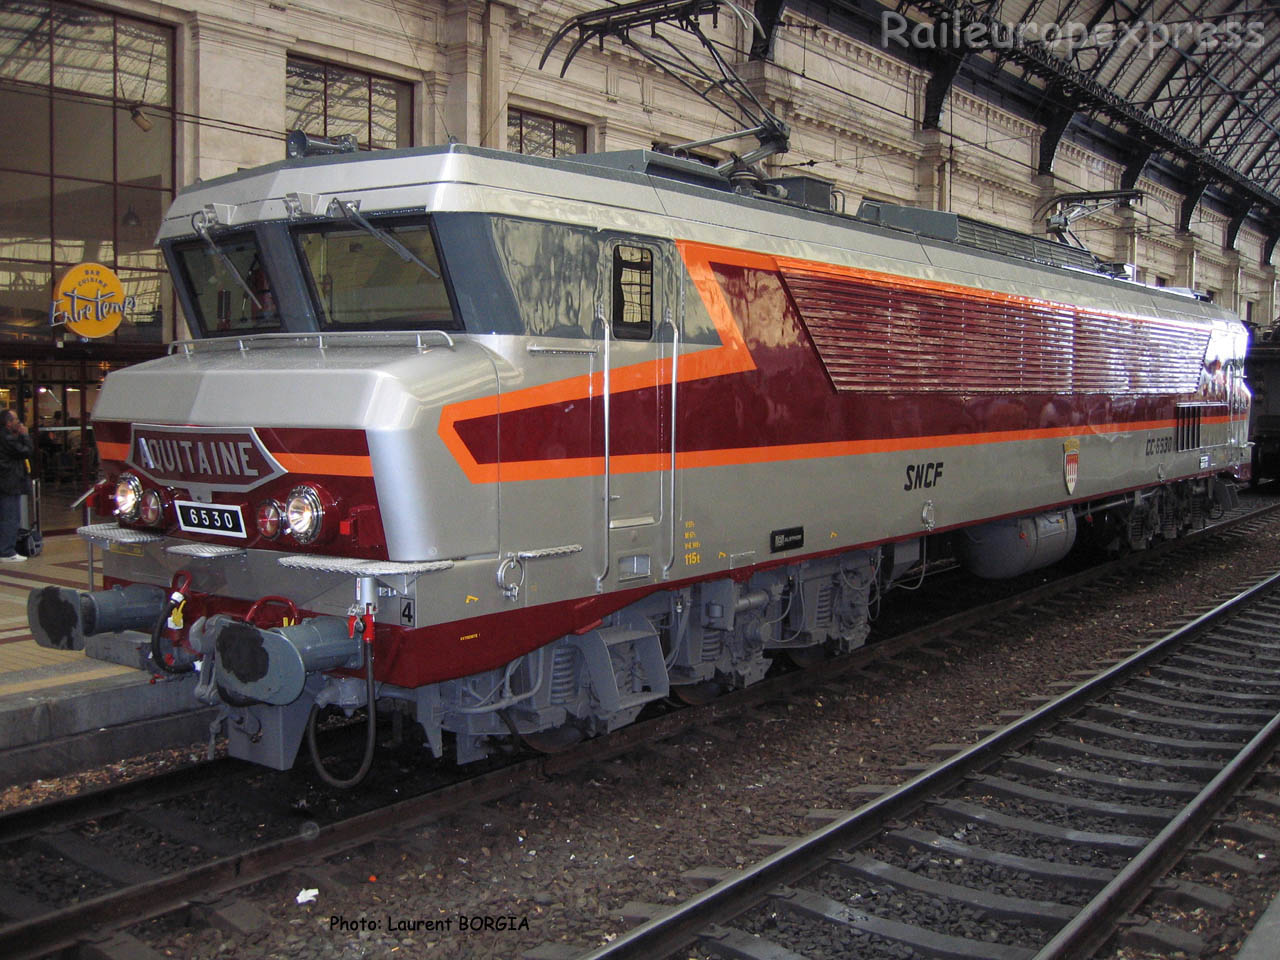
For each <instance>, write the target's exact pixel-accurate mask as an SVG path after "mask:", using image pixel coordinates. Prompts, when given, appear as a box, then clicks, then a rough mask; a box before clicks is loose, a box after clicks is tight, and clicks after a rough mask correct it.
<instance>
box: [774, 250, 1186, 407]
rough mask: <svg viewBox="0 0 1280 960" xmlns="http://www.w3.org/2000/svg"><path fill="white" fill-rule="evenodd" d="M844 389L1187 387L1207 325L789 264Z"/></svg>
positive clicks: (830, 368)
mask: <svg viewBox="0 0 1280 960" xmlns="http://www.w3.org/2000/svg"><path fill="white" fill-rule="evenodd" d="M783 276H784V278H785V280H786V283H787V287H788V288H789V289H790V291H791V295H792V297H793V298H794V299H795V302H796V306H797V307H798V309H799V311H800V315H801V317H802V318H803V320H804V324H805V327H806V328H807V329H808V331H809V335H810V337H811V338H812V339H813V342H814V345H815V346H816V347H817V349H818V354H819V356H820V357H821V358H822V362H823V364H824V365H825V366H826V369H827V374H828V375H829V376H830V377H831V382H832V383H833V384H834V385H835V387H836V389H837V390H856V391H862V392H880V393H889V392H894V393H918V392H932V393H1049V394H1084V393H1108V394H1121V395H1150V394H1163V393H1190V392H1193V391H1194V390H1196V389H1197V388H1198V386H1199V384H1200V372H1201V368H1202V365H1203V358H1204V355H1205V347H1206V346H1207V344H1208V339H1209V334H1208V331H1207V330H1202V329H1199V328H1196V327H1192V326H1189V325H1186V324H1181V323H1178V322H1176V321H1169V320H1161V319H1155V318H1152V319H1143V320H1135V319H1131V318H1128V317H1119V316H1114V315H1111V314H1104V313H1100V312H1096V311H1089V310H1085V309H1081V308H1076V307H1070V306H1066V305H1063V304H1051V303H1046V302H1033V301H1025V302H1022V301H1008V300H1005V299H1002V298H990V299H987V298H982V297H980V296H964V295H960V294H951V293H942V292H936V291H931V290H927V289H920V288H911V287H890V286H887V285H884V284H881V283H872V282H867V281H861V280H851V279H847V278H843V277H827V276H820V275H815V274H808V273H799V272H795V271H786V270H784V271H783Z"/></svg>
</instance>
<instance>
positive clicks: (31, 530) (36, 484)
mask: <svg viewBox="0 0 1280 960" xmlns="http://www.w3.org/2000/svg"><path fill="white" fill-rule="evenodd" d="M43 547H44V538H43V537H41V536H40V481H39V480H36V479H34V478H32V479H29V480H27V492H26V493H24V494H23V495H22V501H21V504H20V505H19V507H18V552H19V553H20V554H22V555H23V556H24V557H38V556H40V551H41V549H42V548H43Z"/></svg>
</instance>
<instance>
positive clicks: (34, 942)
mask: <svg viewBox="0 0 1280 960" xmlns="http://www.w3.org/2000/svg"><path fill="white" fill-rule="evenodd" d="M1277 511H1280V503H1278V504H1274V505H1271V506H1268V507H1265V508H1263V509H1261V510H1257V511H1253V512H1250V513H1247V514H1244V515H1242V516H1240V517H1237V518H1233V519H1231V520H1227V521H1223V522H1219V523H1216V524H1214V525H1213V526H1211V527H1206V528H1205V529H1203V530H1201V531H1197V532H1196V533H1194V534H1191V535H1188V536H1185V537H1181V538H1179V539H1178V540H1175V541H1169V542H1167V543H1164V544H1161V545H1159V546H1158V547H1157V548H1153V549H1151V550H1148V551H1145V552H1143V553H1141V554H1133V555H1129V556H1126V557H1123V558H1121V559H1120V560H1117V561H1112V562H1111V563H1107V564H1102V565H1100V566H1098V567H1095V568H1092V569H1089V570H1085V571H1082V572H1080V573H1077V574H1072V575H1070V576H1067V577H1062V578H1059V579H1057V580H1053V581H1050V582H1048V583H1044V584H1040V585H1039V586H1036V587H1033V588H1032V589H1030V590H1028V591H1023V592H1021V593H1019V594H1017V595H1015V596H1013V597H1006V598H1003V599H1000V600H997V601H994V602H992V603H989V604H984V605H983V606H982V607H980V608H978V609H975V610H967V611H963V612H960V613H957V614H954V615H952V616H950V617H947V618H944V619H942V620H940V621H935V622H934V623H931V624H928V625H927V626H924V627H920V628H916V629H913V630H908V631H905V632H903V633H900V634H897V635H894V636H892V637H887V638H885V639H884V640H881V641H879V642H877V643H875V644H872V645H868V646H866V647H862V648H860V649H858V650H855V651H852V652H851V653H849V654H846V655H844V656H842V657H839V658H836V659H833V660H829V661H826V662H824V663H823V664H821V666H820V667H819V668H817V670H818V671H819V672H815V671H814V670H807V671H798V672H796V673H793V674H787V675H784V676H781V677H775V678H771V679H768V680H765V681H763V682H761V683H758V684H754V685H752V686H750V687H747V688H746V689H743V690H740V691H736V692H734V693H731V694H727V695H725V696H723V697H720V698H719V699H717V700H715V701H713V702H712V703H709V704H705V705H703V706H698V707H690V708H686V709H681V710H677V711H675V712H673V713H670V714H668V715H666V716H662V717H657V718H654V719H651V720H648V721H644V722H642V723H638V724H635V725H633V726H631V727H629V728H625V729H623V730H620V731H616V732H614V733H613V734H610V735H609V736H607V737H600V738H597V739H594V740H590V741H586V742H584V743H582V744H580V745H578V746H577V747H576V748H575V749H574V750H573V751H572V752H571V753H567V754H561V755H551V756H544V757H536V758H532V759H528V760H524V761H521V762H518V763H516V764H513V765H512V766H510V767H504V768H502V769H500V770H495V771H491V772H489V773H486V774H482V775H480V776H478V777H473V778H471V779H468V780H465V781H462V782H459V783H455V784H451V785H449V786H447V787H444V788H441V789H438V790H434V791H432V792H430V793H427V794H423V795H421V796H418V797H414V798H409V799H407V800H403V801H400V802H399V803H396V804H394V805H393V806H390V807H384V808H382V809H380V810H375V811H370V812H367V813H365V814H361V815H359V816H357V817H355V818H352V819H350V820H346V821H341V822H338V823H334V824H330V825H327V826H325V827H321V828H320V830H319V832H318V833H315V834H312V835H309V836H303V835H300V836H298V837H293V838H288V839H284V840H276V841H273V842H270V843H267V844H264V845H262V846H260V847H257V848H251V849H247V850H245V851H242V852H240V853H237V854H234V855H232V856H227V857H222V858H220V859H218V860H214V861H210V862H209V863H206V864H202V865H201V866H198V867H195V868H192V869H190V870H187V871H183V872H180V873H176V874H170V875H166V876H164V877H161V878H157V879H156V880H154V881H149V882H148V883H146V884H143V885H141V886H133V887H128V888H124V889H121V890H117V891H111V892H108V893H105V894H102V895H101V896H98V897H95V898H93V899H91V900H87V901H84V902H83V903H79V904H75V905H73V906H70V907H66V908H63V909H60V910H55V911H51V912H48V913H42V914H39V915H37V916H34V917H31V918H28V919H26V920H23V921H19V922H17V923H12V924H7V925H0V957H4V958H6V960H32V958H36V957H41V956H44V955H46V954H48V953H51V952H54V951H57V950H61V949H65V948H69V947H72V946H74V945H75V944H77V943H79V942H82V941H83V939H84V934H85V931H87V930H90V929H93V928H95V927H113V926H119V925H120V924H121V923H122V922H124V920H125V919H126V918H127V920H128V922H131V923H132V922H136V921H139V920H144V919H148V918H151V917H155V916H159V915H162V914H164V913H167V912H170V911H172V910H174V909H178V908H180V907H182V906H184V905H185V904H187V903H189V902H191V901H192V900H193V899H196V898H207V897H208V896H210V895H211V894H222V893H226V892H228V891H230V890H234V889H236V888H238V887H241V886H244V885H246V884H248V883H252V882H256V881H258V880H262V879H266V878H267V877H270V876H273V875H275V874H278V873H280V872H282V871H283V870H284V869H286V868H288V867H289V866H291V865H293V864H295V863H297V862H299V861H301V860H309V859H314V858H316V857H324V856H330V855H333V854H335V853H338V852H340V851H342V850H344V849H349V848H350V847H353V846H357V845H359V844H361V843H364V842H367V841H368V840H370V839H372V838H374V837H376V836H377V835H379V834H380V833H385V832H387V831H389V830H392V829H395V828H397V827H403V826H404V825H405V824H406V823H409V822H412V821H414V820H420V819H425V818H427V817H431V816H439V815H441V814H443V813H447V812H450V811H452V810H455V809H457V808H458V807H460V806H461V805H463V804H468V803H478V802H485V801H488V800H492V799H497V798H499V797H501V796H504V795H507V794H509V793H510V792H511V791H512V790H514V789H516V788H517V787H518V786H520V785H522V784H525V783H527V782H529V781H530V780H532V779H534V778H537V777H543V776H548V775H555V774H560V773H564V772H567V771H569V770H571V769H574V768H576V767H579V766H582V765H584V764H587V763H594V762H601V761H603V760H607V759H610V758H612V757H615V756H618V755H620V754H623V753H626V752H627V751H629V750H633V749H635V748H637V747H639V746H642V745H644V744H646V743H650V742H654V741H659V740H663V739H667V738H669V737H672V736H675V735H677V734H679V733H681V732H683V731H685V730H689V729H692V728H696V727H698V726H702V725H706V724H707V723H709V722H715V721H717V720H719V719H722V718H726V717H732V716H734V715H736V714H738V713H740V712H741V711H743V710H744V709H748V708H750V707H752V706H756V705H758V704H761V703H765V702H768V701H770V700H777V699H780V698H783V697H786V696H788V695H791V694H793V693H794V692H795V691H796V690H797V689H801V688H803V687H804V686H805V685H808V684H811V683H812V682H813V681H814V680H815V679H818V680H819V681H820V682H829V681H830V680H832V679H833V678H835V677H838V676H842V675H844V674H847V673H850V672H853V671H856V670H859V669H862V668H864V667H866V666H868V665H869V664H871V663H874V662H876V661H879V660H884V659H887V658H890V657H893V656H896V655H898V654H900V653H902V652H905V651H908V650H910V649H912V648H914V647H916V646H919V645H920V644H922V643H925V642H927V641H930V640H938V639H940V638H941V637H943V636H946V635H947V634H948V633H954V632H957V631H960V630H963V629H965V628H966V627H970V626H974V625H977V624H980V623H984V622H987V621H989V620H990V619H991V618H992V617H993V616H997V615H999V614H1001V613H1005V612H1008V611H1010V610H1013V609H1017V608H1019V607H1023V606H1026V605H1028V604H1029V603H1034V602H1036V601H1038V600H1042V599H1045V598H1047V597H1050V596H1054V595H1057V594H1060V593H1063V592H1066V591H1069V590H1071V589H1073V588H1076V587H1079V586H1082V585H1084V584H1087V583H1089V582H1092V581H1096V580H1098V579H1100V578H1102V577H1104V576H1106V575H1108V574H1110V573H1113V572H1115V571H1116V570H1117V569H1127V568H1128V567H1131V566H1135V565H1141V564H1142V563H1143V562H1146V561H1148V560H1149V559H1151V558H1155V557H1158V556H1160V555H1161V553H1163V552H1164V551H1166V550H1168V549H1177V548H1178V547H1179V546H1181V545H1184V544H1186V543H1188V542H1189V541H1193V540H1195V539H1198V538H1200V537H1203V536H1207V535H1209V534H1212V533H1220V532H1223V531H1225V530H1227V529H1230V528H1231V527H1233V526H1236V525H1238V524H1241V523H1245V522H1248V521H1250V520H1255V519H1259V518H1260V517H1264V516H1267V515H1268V514H1271V513H1275V512H1277ZM1276 579H1277V578H1274V577H1273V578H1272V579H1271V580H1268V581H1266V583H1264V584H1260V585H1258V586H1256V587H1254V588H1251V590H1250V591H1246V594H1252V593H1254V592H1255V591H1258V590H1261V589H1262V588H1263V587H1265V586H1266V585H1267V584H1270V583H1272V582H1273V581H1275V580H1276ZM1246 594H1241V595H1240V596H1245V595H1246ZM1236 600H1239V597H1237V598H1235V599H1233V600H1232V601H1229V603H1233V602H1236ZM1223 606H1225V605H1223ZM1221 609H1223V607H1219V608H1217V610H1215V611H1211V612H1210V613H1208V614H1205V615H1203V616H1201V617H1199V618H1197V619H1196V620H1195V621H1194V622H1193V623H1191V624H1188V625H1187V626H1186V627H1184V628H1182V630H1180V631H1178V632H1177V633H1175V634H1171V635H1170V637H1174V636H1178V635H1181V634H1183V632H1184V631H1189V630H1191V629H1193V628H1195V627H1197V626H1202V625H1204V624H1205V623H1206V622H1208V621H1210V620H1211V619H1212V618H1213V616H1214V614H1215V613H1217V611H1218V610H1221ZM1169 639H1170V638H1165V640H1163V641H1160V643H1161V644H1164V643H1165V642H1167V641H1169ZM1147 652H1148V651H1143V652H1142V653H1140V654H1136V655H1135V656H1134V657H1131V658H1129V660H1126V661H1124V662H1123V663H1122V664H1119V665H1117V666H1116V667H1115V668H1113V671H1112V672H1114V671H1116V670H1119V669H1121V668H1122V667H1124V666H1125V665H1126V664H1130V663H1134V662H1135V661H1139V658H1140V657H1143V656H1145V655H1146V654H1147ZM1140 666H1141V663H1140V662H1138V663H1137V664H1136V665H1134V666H1132V667H1131V668H1130V669H1131V670H1136V669H1138V668H1139V667H1140ZM1080 689H1081V688H1077V690H1073V691H1070V692H1069V693H1068V694H1067V695H1065V697H1063V698H1059V700H1057V701H1053V702H1052V703H1050V704H1047V705H1045V706H1044V707H1042V708H1041V709H1040V710H1038V711H1036V713H1035V714H1033V715H1032V716H1045V715H1047V712H1048V711H1049V710H1050V709H1051V708H1054V707H1055V706H1056V705H1058V704H1061V703H1062V702H1063V701H1064V700H1065V699H1066V698H1067V697H1075V696H1077V694H1078V691H1079V690H1080ZM1062 709H1067V708H1066V707H1063V708H1062ZM1016 726H1017V725H1016V724H1015V725H1013V726H1011V727H1009V728H1006V729H1005V730H1002V731H1000V732H999V733H998V734H996V735H993V737H1009V736H1011V733H1010V731H1011V730H1013V728H1014V727H1016ZM1028 736H1029V735H1028ZM993 737H989V738H987V740H984V741H982V742H980V743H978V744H975V745H974V747H972V748H970V749H969V750H967V751H965V752H964V753H963V754H960V755H958V756H957V757H954V758H952V760H951V761H948V763H947V764H944V765H943V767H945V768H947V769H954V768H955V765H956V764H958V763H959V762H960V761H961V760H962V759H963V758H966V757H971V756H976V755H978V751H979V750H980V749H981V750H983V752H984V754H985V752H987V751H990V750H994V749H996V748H994V747H992V746H991V743H992V740H993ZM1005 749H1008V747H1007V746H1006V747H1005ZM225 762H229V761H225ZM222 763H224V762H219V764H218V765H219V766H221V765H222ZM201 769H204V768H201ZM938 769H942V768H938ZM192 774H193V771H191V770H189V769H188V770H181V771H170V772H167V773H165V774H161V775H159V776H158V777H154V778H147V779H144V780H138V781H131V782H129V783H126V784H121V785H119V786H117V787H112V788H105V789H103V790H98V791H94V792H93V793H92V794H91V795H89V796H84V797H71V798H66V799H62V800H56V801H52V802H50V803H48V804H41V805H39V806H35V807H27V808H21V809H19V810H15V811H13V812H11V813H9V814H4V815H0V837H3V836H4V831H5V828H6V827H12V828H14V830H13V833H15V834H22V833H24V832H29V831H30V829H31V827H32V825H34V824H35V823H36V822H38V821H39V820H40V819H42V818H43V819H44V820H45V822H46V825H47V823H48V818H49V817H50V816H53V817H54V818H55V819H58V820H60V821H61V820H64V819H67V818H68V817H74V816H77V815H83V814H86V813H87V814H90V815H92V813H94V812H98V813H103V812H110V810H111V809H112V808H113V806H114V803H113V801H118V799H119V798H118V797H117V792H118V791H123V792H125V793H127V794H128V795H129V796H131V797H132V796H136V795H137V794H138V793H139V792H141V793H145V792H146V791H147V788H148V787H150V786H152V785H156V784H159V783H164V784H166V785H168V784H169V782H170V781H171V780H173V779H175V778H181V777H184V776H186V777H189V776H191V775H192ZM962 775H963V774H957V777H958V776H962ZM922 780H923V775H922V777H917V778H916V779H915V780H912V781H911V782H909V783H907V784H905V785H903V786H902V787H900V788H899V789H898V790H897V791H895V792H894V793H893V794H889V795H886V796H884V797H881V798H879V799H877V800H876V801H873V802H872V803H870V804H867V805H865V806H864V807H862V808H860V809H859V810H858V811H855V812H854V814H853V815H852V817H853V818H856V817H858V816H866V815H869V814H870V812H872V811H875V810H882V809H886V805H887V804H888V803H889V801H890V798H891V797H895V796H899V795H904V796H905V795H907V792H908V791H911V790H914V791H916V792H917V793H919V794H921V795H923V793H924V792H926V791H925V788H924V786H923V784H922ZM166 792H167V791H166ZM886 816H887V817H888V818H891V816H889V815H886ZM849 819H851V818H846V820H849ZM844 822H845V821H837V822H836V823H833V824H832V825H830V826H829V827H828V828H826V829H825V830H824V831H823V832H822V834H821V836H823V837H828V836H831V835H833V834H834V833H835V828H836V827H838V826H840V824H842V823H844ZM868 832H869V831H868ZM829 842H830V843H831V845H833V846H834V845H836V844H837V843H838V842H839V841H829ZM793 846H794V845H793ZM789 849H791V848H788V850H789ZM786 852H787V851H785V850H784V851H781V852H780V853H779V854H775V855H774V856H772V857H770V858H768V859H766V860H765V861H762V862H761V863H760V864H758V865H757V867H756V868H753V871H754V870H757V869H761V868H764V867H765V866H766V865H769V864H772V863H773V862H774V861H776V860H777V859H778V858H779V857H780V856H781V855H782V854H783V853H786ZM801 872H802V871H801ZM762 882H763V881H762ZM722 886H723V884H721V885H717V887H713V888H712V889H711V890H709V891H707V893H706V894H705V895H704V896H709V895H710V894H712V893H714V892H715V891H716V890H719V889H720V887H722ZM765 889H768V887H767V886H766V887H765ZM648 926H650V925H649V924H646V925H645V927H641V928H637V930H635V931H632V933H630V934H627V935H625V936H624V937H622V938H620V939H619V940H618V941H617V942H616V943H615V944H614V945H613V946H614V947H616V948H619V949H621V948H622V947H623V946H625V945H626V943H627V942H628V941H629V940H630V938H631V937H632V936H633V935H634V934H639V933H640V932H641V931H642V930H644V929H646V928H647V927H648ZM599 955H600V956H602V957H604V956H608V957H613V956H641V957H650V956H653V954H650V953H645V952H644V951H643V950H641V951H640V952H638V953H630V954H613V953H603V954H599ZM592 956H593V957H594V956H596V955H595V954H593V955H592Z"/></svg>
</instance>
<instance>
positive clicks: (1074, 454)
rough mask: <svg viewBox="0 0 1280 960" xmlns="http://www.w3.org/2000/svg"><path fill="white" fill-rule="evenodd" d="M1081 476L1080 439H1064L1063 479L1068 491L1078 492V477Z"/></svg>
mask: <svg viewBox="0 0 1280 960" xmlns="http://www.w3.org/2000/svg"><path fill="white" fill-rule="evenodd" d="M1079 476H1080V441H1079V440H1074V439H1072V440H1064V441H1063V443H1062V479H1063V480H1065V481H1066V484H1067V493H1075V492H1076V479H1077V478H1078V477H1079Z"/></svg>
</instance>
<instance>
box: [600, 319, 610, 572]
mask: <svg viewBox="0 0 1280 960" xmlns="http://www.w3.org/2000/svg"><path fill="white" fill-rule="evenodd" d="M596 321H597V322H598V323H599V324H600V331H601V333H602V334H603V336H604V522H603V523H602V524H601V525H600V529H601V531H602V536H603V538H604V569H603V570H602V571H600V574H599V575H598V576H597V577H596V593H600V592H601V591H603V590H604V581H605V579H606V578H607V577H608V576H609V565H610V564H609V551H610V545H609V508H610V506H612V504H613V497H612V492H613V491H612V488H611V486H610V475H609V341H610V339H611V338H612V335H613V331H612V330H610V329H609V321H608V320H606V319H605V315H604V304H603V303H597V304H596Z"/></svg>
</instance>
